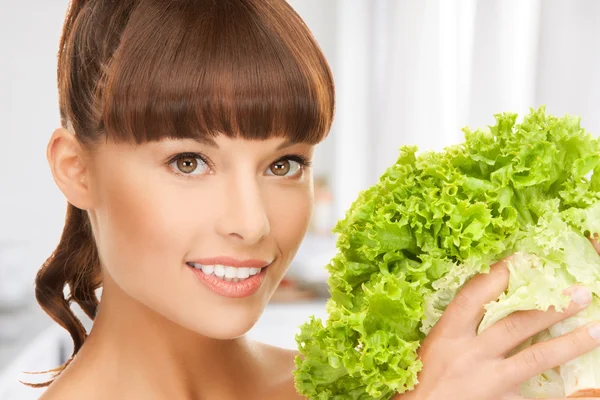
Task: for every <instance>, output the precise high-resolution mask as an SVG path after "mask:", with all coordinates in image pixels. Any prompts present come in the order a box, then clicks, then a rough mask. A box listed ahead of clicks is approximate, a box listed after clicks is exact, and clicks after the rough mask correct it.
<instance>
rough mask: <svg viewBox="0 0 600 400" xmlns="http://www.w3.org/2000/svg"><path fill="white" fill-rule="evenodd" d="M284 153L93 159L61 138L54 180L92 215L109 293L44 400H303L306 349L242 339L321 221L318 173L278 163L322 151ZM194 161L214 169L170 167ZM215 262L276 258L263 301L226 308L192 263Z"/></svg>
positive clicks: (250, 149)
mask: <svg viewBox="0 0 600 400" xmlns="http://www.w3.org/2000/svg"><path fill="white" fill-rule="evenodd" d="M285 144H286V139H281V138H273V139H268V140H261V141H247V140H242V139H229V138H227V137H226V136H224V135H220V136H218V137H217V138H216V139H215V141H214V143H212V144H209V143H200V142H198V141H195V140H191V139H186V140H172V139H166V140H162V141H158V142H151V143H146V144H143V145H137V146H131V145H128V144H116V143H113V142H110V141H109V142H107V143H105V142H104V141H101V142H100V144H98V145H95V146H94V148H92V149H88V148H84V147H83V146H81V145H80V144H79V143H78V141H77V140H76V139H75V136H74V135H72V134H71V133H70V132H69V131H67V130H65V129H57V130H56V131H55V132H54V134H53V135H52V138H51V139H50V142H49V144H48V151H47V156H48V161H49V164H50V167H51V170H52V174H53V177H54V179H55V181H56V183H57V185H58V187H59V188H60V190H61V191H62V192H63V194H64V195H65V197H66V198H67V200H68V201H69V202H70V203H71V204H73V205H75V206H76V207H78V208H81V209H85V210H87V211H88V213H89V216H90V220H91V223H92V230H93V233H94V237H95V239H96V244H97V246H98V250H99V254H100V259H101V261H102V271H103V283H104V286H103V295H102V299H101V303H100V307H99V312H98V315H97V318H96V320H95V323H94V327H93V329H92V331H91V333H90V336H89V338H88V339H87V340H86V342H85V345H84V346H83V348H82V349H81V351H80V352H79V353H78V355H77V357H76V358H75V359H74V361H73V362H72V364H71V365H70V366H69V367H68V368H67V369H66V370H65V371H64V372H63V374H62V375H61V377H60V378H59V379H57V381H56V382H55V383H54V384H53V385H52V386H51V387H50V388H49V389H48V390H47V392H46V396H47V397H44V398H50V399H51V398H59V397H60V398H68V397H69V396H73V397H78V396H77V394H78V393H79V394H81V393H86V394H87V393H93V395H94V396H97V398H117V397H119V398H128V399H137V398H140V399H153V398H156V399H159V398H161V399H164V398H178V399H205V398H219V399H239V398H246V399H253V398H256V399H269V398H273V399H276V398H279V399H281V398H290V399H292V398H299V397H296V396H297V395H294V388H293V377H292V374H291V372H292V370H293V368H294V364H293V356H294V355H295V353H294V352H292V351H288V350H283V349H276V348H274V347H271V346H267V345H263V344H258V343H252V342H250V341H249V340H247V339H246V338H244V336H243V335H244V333H246V332H247V331H248V330H249V329H250V328H251V327H252V326H253V325H254V324H255V323H256V321H257V320H258V318H259V317H260V315H261V314H262V312H263V311H264V308H265V307H266V305H267V303H268V301H269V299H270V298H271V296H272V295H273V293H274V291H275V289H276V288H277V286H278V284H279V282H280V281H281V279H282V278H283V276H284V275H285V272H286V270H287V269H288V267H289V264H290V261H291V260H292V258H293V257H294V255H295V254H296V251H297V250H298V247H299V246H300V243H301V240H302V238H303V237H304V235H305V233H306V230H307V227H308V223H309V221H310V217H311V210H312V203H313V179H312V173H311V170H310V168H308V167H306V168H305V167H301V165H300V164H299V163H297V162H296V161H288V162H285V161H284V162H283V163H280V164H277V161H278V160H280V159H281V158H282V157H284V156H286V155H288V154H294V155H300V156H302V157H303V158H305V159H307V160H310V159H311V157H312V155H313V150H314V146H312V145H308V144H301V143H295V144H294V143H292V144H291V145H288V146H287V147H285V148H279V147H280V146H282V145H285ZM192 152H193V153H198V154H199V155H201V156H202V157H203V158H204V159H205V160H206V161H207V164H208V165H206V164H204V163H203V162H202V161H201V159H197V158H194V157H187V158H185V160H184V162H183V163H178V162H177V161H175V162H173V163H172V164H168V162H169V161H170V160H171V158H172V157H173V156H175V155H177V154H179V153H192ZM288 167H289V171H288V172H285V169H286V168H288ZM282 174H283V175H282ZM215 256H230V257H233V258H237V259H250V258H251V259H261V260H266V261H271V260H273V262H272V264H271V265H270V266H269V267H268V268H267V274H266V278H265V281H264V283H263V285H262V286H261V288H260V289H259V291H258V292H257V293H255V294H253V295H252V296H249V297H246V298H228V297H224V296H221V295H218V294H216V293H214V292H213V291H211V290H210V289H208V288H207V287H206V286H204V285H203V284H202V283H201V282H200V281H199V280H198V279H197V278H196V277H195V276H194V275H193V274H192V272H191V270H190V267H189V266H187V265H186V261H189V260H194V259H199V258H206V257H215ZM105 382H111V384H110V385H106V384H105ZM86 398H91V397H89V396H87V395H86Z"/></svg>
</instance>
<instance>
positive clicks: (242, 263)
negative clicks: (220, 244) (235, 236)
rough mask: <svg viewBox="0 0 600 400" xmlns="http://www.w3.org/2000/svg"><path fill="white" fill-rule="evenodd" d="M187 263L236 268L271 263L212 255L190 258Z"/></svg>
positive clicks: (260, 266) (261, 265)
mask: <svg viewBox="0 0 600 400" xmlns="http://www.w3.org/2000/svg"><path fill="white" fill-rule="evenodd" d="M188 263H194V264H202V265H217V264H220V265H225V266H227V267H236V268H242V267H246V268H264V267H266V266H267V265H269V264H271V262H269V261H264V260H237V259H235V258H231V257H212V258H201V259H198V260H190V261H188Z"/></svg>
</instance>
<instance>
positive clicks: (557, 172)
mask: <svg viewBox="0 0 600 400" xmlns="http://www.w3.org/2000/svg"><path fill="white" fill-rule="evenodd" d="M495 118H496V124H495V125H494V126H491V127H489V129H488V130H485V131H484V130H476V131H471V130H469V129H467V128H465V129H464V134H465V140H464V142H463V143H461V144H459V145H456V146H451V147H447V148H446V149H444V151H442V152H425V153H422V154H420V155H417V148H416V147H414V146H403V147H402V148H401V149H400V155H399V157H398V160H397V161H396V163H395V164H394V165H392V166H391V167H390V168H389V169H388V170H387V171H386V172H385V173H384V174H383V175H382V176H381V178H380V179H379V182H378V183H377V184H376V185H374V186H372V187H370V188H369V189H367V190H364V191H362V192H361V193H360V194H359V195H358V198H357V199H356V201H355V202H354V203H353V204H352V206H351V207H350V209H349V210H348V211H347V213H346V215H345V218H344V219H342V220H340V221H338V223H337V224H336V226H335V228H334V232H335V233H337V234H338V238H337V249H338V252H337V254H336V256H335V257H334V258H333V259H332V260H331V262H330V263H329V265H328V266H327V269H328V271H329V279H328V285H329V290H330V294H331V297H330V298H329V300H328V302H327V315H328V318H327V320H326V321H324V322H323V321H321V320H319V319H315V318H314V317H312V318H311V319H310V320H309V321H307V322H306V323H305V324H303V325H302V326H301V327H300V333H299V334H298V335H297V336H296V341H297V343H298V347H299V355H298V356H297V357H296V366H297V368H296V370H295V372H294V374H295V382H296V388H297V390H298V392H299V393H300V394H302V395H304V396H306V397H308V398H309V399H322V400H325V399H387V398H390V397H391V396H392V395H394V394H395V393H396V392H400V393H403V392H405V391H409V390H412V389H413V388H414V387H415V385H416V384H417V373H418V372H419V371H420V370H421V368H422V364H421V362H420V361H419V359H418V358H417V350H418V348H419V345H420V343H421V342H422V340H423V339H424V337H425V335H426V334H427V333H428V332H429V331H430V329H431V328H432V327H433V325H434V324H435V323H436V322H437V321H438V320H439V318H440V316H441V314H442V312H443V311H444V309H445V308H446V306H447V305H448V303H449V302H450V301H451V300H452V298H453V297H454V296H455V295H456V293H457V290H458V289H459V288H460V287H461V286H462V285H463V284H464V283H465V282H466V281H467V280H468V279H469V278H470V277H472V276H473V275H474V274H477V273H486V272H489V266H490V265H491V264H493V263H494V262H495V261H498V260H500V259H502V258H504V257H505V256H507V255H510V254H515V257H513V258H512V261H511V263H510V266H509V268H510V270H511V278H510V284H509V288H508V290H507V291H506V292H505V293H503V294H502V295H501V297H500V298H499V299H498V300H497V301H494V302H492V303H490V304H488V305H487V306H486V314H485V317H484V319H483V321H482V322H481V324H480V326H479V332H481V331H482V330H484V329H486V328H487V327H489V326H490V325H492V324H493V323H494V322H496V321H498V320H499V319H501V318H503V317H505V316H507V315H508V314H510V313H512V312H515V311H517V310H530V309H539V310H547V309H548V307H550V306H554V307H556V308H557V309H559V310H562V309H563V308H564V307H565V306H566V305H567V304H568V302H569V298H568V297H567V296H566V295H564V294H562V291H563V290H564V289H565V288H567V287H569V286H571V285H572V284H574V283H583V284H585V285H587V286H588V287H589V288H590V289H591V290H592V291H593V293H594V300H593V304H592V305H591V306H590V307H589V308H588V309H587V310H585V311H584V312H582V313H580V314H578V315H577V316H574V317H571V318H569V319H567V320H565V321H563V322H561V323H559V324H557V325H555V326H554V327H552V328H551V329H549V330H547V331H545V332H542V333H540V334H539V335H536V336H535V337H533V338H531V339H530V340H529V341H528V342H527V343H526V344H524V346H527V345H531V344H532V343H535V342H536V341H540V340H544V339H547V338H549V337H555V336H557V335H560V334H563V333H565V332H568V331H570V330H572V329H574V328H575V327H578V326H581V325H584V324H586V323H588V322H591V321H594V320H598V319H600V268H599V267H600V257H599V256H598V254H597V253H596V251H595V250H594V248H593V246H592V245H591V243H590V242H589V241H588V239H587V237H588V236H593V235H596V234H599V233H600V202H599V201H598V200H599V199H600V142H599V141H598V140H597V139H596V138H595V137H593V136H592V135H590V134H589V133H587V132H586V131H585V130H584V129H582V128H581V127H580V120H579V118H576V117H571V116H564V117H562V118H557V117H554V116H551V115H548V114H547V113H546V109H545V107H544V106H542V107H540V108H539V109H537V110H534V109H531V110H530V113H529V115H527V116H525V117H524V119H523V121H522V122H521V123H519V124H517V115H516V114H514V113H503V114H497V115H495ZM594 371H595V372H594ZM599 371H600V350H596V351H594V352H592V353H590V354H588V355H586V356H583V357H580V358H578V359H577V360H574V361H572V362H569V363H567V364H566V365H564V366H562V367H561V368H557V369H554V370H551V371H547V372H546V373H544V374H541V375H540V376H538V377H536V378H534V379H532V380H530V381H528V382H527V383H525V384H524V385H523V386H522V391H523V393H524V394H525V393H526V394H528V395H530V396H537V397H546V396H563V395H564V394H566V395H569V394H572V393H574V392H576V391H578V390H580V389H586V388H600V372H599ZM594 374H595V375H594Z"/></svg>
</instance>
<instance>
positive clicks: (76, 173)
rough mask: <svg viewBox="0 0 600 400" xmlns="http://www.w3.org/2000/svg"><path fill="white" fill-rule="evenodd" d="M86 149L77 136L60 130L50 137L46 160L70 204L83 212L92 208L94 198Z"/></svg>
mask: <svg viewBox="0 0 600 400" xmlns="http://www.w3.org/2000/svg"><path fill="white" fill-rule="evenodd" d="M84 153H85V149H84V148H83V146H82V145H81V143H80V142H79V141H78V140H77V138H76V136H75V135H74V134H73V133H71V132H69V131H68V130H66V129H64V128H58V129H56V130H55V131H54V132H53V133H52V136H51V137H50V141H49V142H48V146H47V148H46V158H47V159H48V165H49V166H50V171H51V172H52V177H53V178H54V182H56V185H57V186H58V188H59V189H60V191H61V192H62V193H63V194H64V195H65V197H66V198H67V200H68V202H69V203H71V204H73V205H74V206H75V207H77V208H80V209H82V210H87V209H90V208H92V201H91V200H92V196H91V193H90V191H89V186H88V183H87V182H88V176H87V174H88V173H89V169H88V168H87V165H86V163H87V158H86V157H85V154H84Z"/></svg>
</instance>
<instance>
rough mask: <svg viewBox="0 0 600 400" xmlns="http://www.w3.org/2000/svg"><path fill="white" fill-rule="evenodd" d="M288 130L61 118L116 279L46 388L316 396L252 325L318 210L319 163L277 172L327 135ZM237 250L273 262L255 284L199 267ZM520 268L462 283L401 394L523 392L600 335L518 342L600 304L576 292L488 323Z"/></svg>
mask: <svg viewBox="0 0 600 400" xmlns="http://www.w3.org/2000/svg"><path fill="white" fill-rule="evenodd" d="M284 143H285V140H284V139H269V140H265V141H245V140H240V139H234V140H232V139H227V138H226V137H223V136H219V137H217V139H216V143H215V144H216V145H217V146H218V148H217V147H214V146H211V145H208V144H206V143H198V142H195V141H190V140H186V141H173V140H164V141H161V142H154V143H149V144H144V145H141V146H135V147H133V146H128V145H122V144H119V145H117V144H115V143H111V142H108V143H104V142H102V144H100V145H98V147H96V148H94V149H93V151H89V149H86V148H83V147H82V146H81V145H80V144H79V143H78V142H77V140H76V139H75V137H74V136H73V135H72V134H71V133H70V132H68V131H66V130H64V129H57V130H56V131H55V132H54V134H53V135H52V138H51V139H50V142H49V144H48V150H47V157H48V161H49V164H50V168H51V171H52V174H53V177H54V179H55V181H56V183H57V185H58V187H59V188H60V190H61V191H62V192H63V194H64V195H65V197H66V198H67V199H68V200H69V202H70V203H71V204H73V205H75V206H77V207H79V208H81V209H85V210H88V212H89V215H90V218H91V222H92V227H93V232H94V237H95V239H96V241H97V245H98V249H99V254H100V258H101V260H102V269H103V279H104V289H103V296H102V299H101V303H100V308H99V313H98V316H97V318H96V320H95V322H94V326H93V329H92V331H91V333H90V336H89V338H88V339H87V340H86V342H85V344H84V346H83V347H82V349H81V350H80V352H79V353H78V354H77V356H76V357H75V358H74V360H73V361H72V362H71V364H70V365H69V366H68V367H67V369H66V370H65V371H64V372H63V373H62V374H61V375H60V377H59V378H58V379H57V380H56V381H55V382H54V383H53V384H52V385H51V386H50V388H49V389H48V390H47V391H46V392H45V394H44V395H43V396H42V399H43V400H54V399H79V398H82V397H85V398H86V399H105V398H127V399H166V398H168V399H171V398H177V399H190V400H192V399H219V400H229V399H232V400H233V399H242V398H243V399H247V400H254V399H256V400H258V399H261V400H270V399H272V400H275V399H277V400H294V399H301V398H302V397H300V396H299V395H298V394H296V392H295V389H294V382H293V375H292V371H293V369H294V362H293V359H294V356H295V355H296V352H295V351H290V350H284V349H278V348H275V347H272V346H268V345H265V344H260V343H254V342H251V341H249V340H247V339H246V338H245V337H244V336H243V335H244V333H245V332H247V331H248V330H249V329H250V328H251V327H252V326H253V325H254V323H255V322H256V321H257V320H258V318H259V316H260V315H261V313H262V312H263V310H264V308H265V306H266V305H267V303H268V301H269V299H270V298H271V296H272V295H273V293H274V291H275V289H276V287H277V284H278V283H279V282H280V281H281V279H282V278H283V276H284V274H285V272H286V270H287V268H288V266H289V263H290V261H291V260H292V258H293V257H294V255H295V253H296V251H297V249H298V247H299V245H300V242H301V240H302V238H303V237H304V235H305V233H306V229H307V225H308V222H309V220H310V217H311V209H312V201H313V192H312V190H313V189H312V175H311V172H310V169H309V168H305V169H303V170H302V171H301V173H298V174H297V175H295V174H294V173H293V172H292V173H290V174H291V175H294V177H282V176H274V175H273V174H272V173H269V172H268V171H271V167H273V166H274V163H275V162H276V161H278V160H279V159H281V157H283V156H285V155H287V154H298V155H301V156H303V157H304V158H306V159H308V160H310V158H311V157H312V154H313V150H314V148H313V146H310V145H306V144H293V145H291V146H289V147H287V148H285V149H278V147H279V146H281V145H283V144H284ZM183 152H196V153H201V154H203V155H204V156H205V157H206V158H207V159H208V160H209V164H210V166H209V168H208V169H204V168H202V167H201V168H200V170H199V171H200V172H198V171H196V172H195V173H198V174H199V175H198V176H194V177H193V178H189V179H187V178H185V177H183V176H182V175H179V174H177V173H175V170H174V169H173V168H171V167H170V166H168V165H166V164H167V160H170V159H171V157H172V156H173V155H175V154H177V153H183ZM278 165H279V166H281V164H278ZM293 170H294V171H295V170H296V169H295V168H293ZM592 244H593V245H594V247H595V248H596V250H597V251H600V245H599V244H598V242H597V241H595V240H594V241H592ZM222 255H228V256H233V257H236V258H240V259H243V258H262V259H265V260H269V261H270V260H271V259H273V260H274V262H273V264H272V265H271V266H269V268H268V270H267V278H266V280H265V282H264V284H263V286H262V287H261V289H260V290H259V291H258V292H257V293H256V294H254V295H253V296H250V297H248V298H243V299H231V298H225V297H222V296H220V295H217V294H215V293H213V292H211V291H210V290H208V289H207V288H205V287H204V286H203V285H202V284H201V283H200V282H198V281H197V279H195V277H193V276H191V273H190V271H189V270H188V268H189V267H187V266H186V265H185V261H186V260H189V259H195V258H204V257H213V256H222ZM508 281H509V272H508V268H507V266H506V262H505V261H501V262H499V263H497V264H495V265H493V266H492V269H491V272H490V273H489V274H483V275H478V276H476V277H474V278H473V279H471V280H470V281H469V282H468V283H467V284H466V285H465V286H464V287H463V288H462V289H461V291H460V292H459V293H458V295H457V296H456V297H455V298H454V300H453V301H452V302H451V303H450V305H449V306H448V308H447V309H446V311H445V312H444V315H443V316H442V319H441V320H440V322H439V323H438V324H436V326H435V327H434V328H433V329H432V331H431V333H430V334H429V335H428V336H427V338H426V339H425V340H424V342H423V343H422V345H421V347H420V349H419V356H420V358H421V360H422V361H423V369H422V371H421V372H420V373H419V385H417V387H416V389H415V390H414V391H411V392H408V393H406V394H402V395H396V396H394V397H393V398H394V399H401V400H434V399H436V400H437V399H442V398H453V399H454V398H456V399H458V398H460V399H461V400H519V399H523V398H522V397H521V396H519V394H518V387H519V385H520V384H521V383H522V382H524V381H526V380H527V379H529V378H530V377H533V376H535V375H537V374H539V373H541V372H543V371H546V370H548V369H549V368H552V367H555V366H558V365H561V364H563V363H565V362H566V361H568V360H572V359H574V358H576V357H578V356H579V355H581V354H584V353H586V352H589V351H591V350H593V349H595V348H596V347H597V346H598V345H599V344H600V342H598V341H596V340H594V339H593V338H592V337H591V336H590V335H589V333H588V330H587V327H581V328H579V329H576V330H574V331H573V332H571V333H569V334H567V335H564V336H562V337H559V338H555V339H552V340H548V341H546V342H542V343H538V344H536V345H534V346H531V347H529V348H527V349H525V350H523V351H521V352H519V353H516V354H512V353H511V351H512V349H514V348H515V347H517V346H518V344H519V343H521V342H523V341H524V340H526V339H527V338H529V337H531V336H532V335H534V334H536V333H538V332H540V331H541V330H543V329H545V328H548V327H550V326H552V325H553V324H555V323H557V322H558V321H560V320H563V319H565V318H568V317H569V316H571V315H574V314H576V313H578V312H579V311H581V310H582V309H584V308H585V307H586V306H587V305H588V304H589V302H588V303H587V304H576V303H575V302H572V303H571V305H570V306H569V307H568V309H566V311H565V312H563V313H558V312H556V311H555V310H553V309H550V310H548V311H546V312H542V311H522V312H517V313H513V314H511V315H510V316H508V317H506V318H504V319H503V320H501V321H499V322H497V323H496V324H494V325H492V326H491V327H490V328H488V329H487V330H486V331H484V332H483V333H482V334H481V335H477V334H476V331H477V326H478V324H479V322H480V321H481V318H482V317H483V313H484V305H485V304H486V303H488V302H490V301H493V300H494V299H497V298H498V296H499V295H500V294H501V293H502V292H503V291H505V290H506V288H507V286H508ZM577 287H578V286H574V287H572V288H569V289H568V290H567V291H566V293H567V294H571V293H573V290H574V289H575V288H577ZM107 383H108V384H107ZM583 395H587V396H591V395H597V393H585V394H583ZM581 398H583V397H581ZM588 398H591V397H588Z"/></svg>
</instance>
